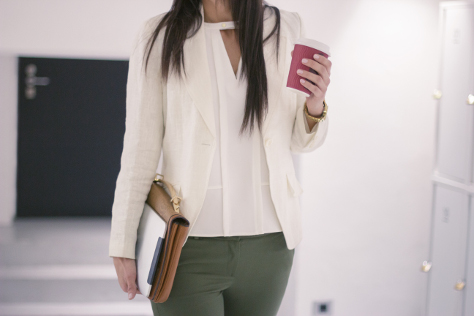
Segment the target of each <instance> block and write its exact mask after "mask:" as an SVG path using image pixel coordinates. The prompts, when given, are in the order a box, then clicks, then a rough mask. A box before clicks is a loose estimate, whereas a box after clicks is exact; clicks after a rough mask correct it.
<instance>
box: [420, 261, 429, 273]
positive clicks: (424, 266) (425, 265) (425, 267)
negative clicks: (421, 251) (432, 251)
mask: <svg viewBox="0 0 474 316" xmlns="http://www.w3.org/2000/svg"><path fill="white" fill-rule="evenodd" d="M430 269H431V262H428V261H426V260H425V261H423V264H422V265H421V271H423V272H428V271H430Z"/></svg>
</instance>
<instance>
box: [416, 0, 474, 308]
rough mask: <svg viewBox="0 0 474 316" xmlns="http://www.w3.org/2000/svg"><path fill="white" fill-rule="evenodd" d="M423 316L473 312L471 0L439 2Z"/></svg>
mask: <svg viewBox="0 0 474 316" xmlns="http://www.w3.org/2000/svg"><path fill="white" fill-rule="evenodd" d="M439 21H440V49H441V54H440V56H441V60H440V63H441V64H440V68H439V70H440V76H439V83H438V84H439V87H438V89H439V90H435V92H434V95H433V97H434V98H435V99H437V100H438V102H437V106H438V108H437V110H438V113H437V135H436V153H435V154H436V159H435V166H434V170H433V175H432V180H433V201H432V209H433V210H432V219H431V223H432V225H431V240H430V254H429V259H428V260H426V261H425V262H423V265H422V271H424V272H427V273H429V277H428V284H427V295H426V299H427V300H426V309H425V311H426V316H473V315H474V1H472V0H471V1H446V2H441V3H440V20H439Z"/></svg>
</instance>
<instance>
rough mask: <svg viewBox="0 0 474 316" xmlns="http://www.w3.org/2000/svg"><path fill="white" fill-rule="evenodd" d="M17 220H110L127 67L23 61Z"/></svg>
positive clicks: (105, 62)
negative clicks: (42, 217) (37, 218)
mask: <svg viewBox="0 0 474 316" xmlns="http://www.w3.org/2000/svg"><path fill="white" fill-rule="evenodd" d="M18 70H19V74H18V76H19V82H18V85H19V86H18V88H19V89H18V91H19V95H18V165H17V216H19V217H25V216H110V215H111V207H112V202H113V194H114V189H115V181H116V178H117V174H118V172H119V169H120V155H121V151H122V146H123V135H124V132H125V93H126V81H127V72H128V61H121V60H120V61H112V60H81V59H55V58H27V57H21V58H19V67H18Z"/></svg>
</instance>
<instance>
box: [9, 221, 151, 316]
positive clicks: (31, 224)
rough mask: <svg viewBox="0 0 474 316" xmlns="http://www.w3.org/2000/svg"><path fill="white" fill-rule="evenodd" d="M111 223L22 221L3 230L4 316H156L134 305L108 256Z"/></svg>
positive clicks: (143, 301) (143, 302) (139, 299)
mask: <svg viewBox="0 0 474 316" xmlns="http://www.w3.org/2000/svg"><path fill="white" fill-rule="evenodd" d="M109 232H110V219H109V218H104V219H96V218H90V219H89V218H80V219H78V218H37V219H17V220H15V222H14V224H13V225H12V226H8V227H6V226H4V227H0V315H8V316H20V315H25V316H27V315H84V316H86V315H89V316H90V315H97V316H98V315H129V316H132V315H153V313H152V311H151V307H150V303H149V301H148V299H147V298H145V297H143V296H142V295H137V296H136V297H135V299H133V300H132V301H129V300H128V299H127V293H125V292H123V291H122V289H121V288H120V286H119V284H118V281H117V277H116V274H115V269H114V266H113V263H112V259H111V258H109V257H108V243H109Z"/></svg>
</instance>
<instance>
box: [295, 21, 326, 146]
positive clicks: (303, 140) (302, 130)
mask: <svg viewBox="0 0 474 316" xmlns="http://www.w3.org/2000/svg"><path fill="white" fill-rule="evenodd" d="M293 14H294V15H295V16H296V20H297V21H299V25H300V27H299V30H300V31H299V36H300V37H305V36H306V29H305V25H304V23H303V20H302V19H301V17H300V15H299V13H298V12H293ZM305 101H306V97H305V96H303V95H299V94H298V95H297V96H296V117H295V121H294V124H293V132H292V135H291V143H290V151H291V152H292V153H295V154H300V153H304V152H312V151H313V150H315V149H316V148H318V147H320V146H321V145H322V144H323V143H324V141H325V139H326V135H327V132H328V123H329V116H328V115H326V118H325V119H324V120H323V121H322V122H318V123H316V125H314V126H313V128H312V129H311V130H309V125H308V122H307V120H306V115H305V114H304V103H305Z"/></svg>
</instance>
